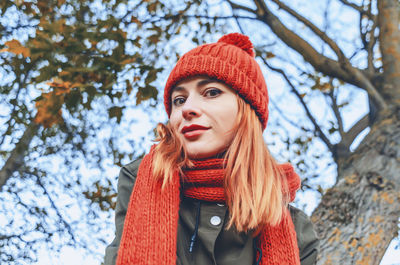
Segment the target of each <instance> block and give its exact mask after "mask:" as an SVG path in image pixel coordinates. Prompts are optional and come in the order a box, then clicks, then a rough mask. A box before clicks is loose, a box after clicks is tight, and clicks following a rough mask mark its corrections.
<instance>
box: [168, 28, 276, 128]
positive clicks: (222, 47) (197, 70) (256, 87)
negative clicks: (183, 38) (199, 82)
mask: <svg viewBox="0 0 400 265" xmlns="http://www.w3.org/2000/svg"><path fill="white" fill-rule="evenodd" d="M199 75H205V76H208V77H211V78H216V79H218V80H221V81H223V82H224V83H226V84H227V85H229V86H230V87H231V88H232V89H233V90H235V91H236V92H237V93H238V94H239V95H240V96H241V97H242V98H243V99H244V100H245V101H246V102H247V103H248V104H250V106H251V107H252V108H253V109H254V110H255V112H256V114H257V116H258V117H259V119H260V121H261V124H262V127H263V129H265V127H266V126H267V121H268V91H267V85H266V83H265V79H264V76H263V74H262V72H261V69H260V66H259V65H258V63H257V62H256V60H255V59H254V51H253V44H252V43H251V42H250V40H249V38H248V37H247V36H245V35H243V34H240V33H231V34H227V35H225V36H223V37H222V38H221V39H219V41H218V42H216V43H211V44H204V45H201V46H199V47H197V48H194V49H193V50H191V51H189V52H187V53H186V54H184V55H183V56H182V57H181V58H180V59H179V61H178V62H177V64H176V66H175V67H174V69H173V70H172V71H171V73H170V75H169V77H168V80H167V83H166V85H165V89H164V105H165V109H166V111H167V113H168V116H169V115H170V114H171V90H172V88H173V87H174V86H175V85H176V84H177V83H178V82H179V81H181V80H183V79H185V78H188V77H193V76H199Z"/></svg>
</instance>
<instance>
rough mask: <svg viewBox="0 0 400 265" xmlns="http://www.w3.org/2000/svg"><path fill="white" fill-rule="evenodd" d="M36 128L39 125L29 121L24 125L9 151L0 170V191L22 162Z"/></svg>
mask: <svg viewBox="0 0 400 265" xmlns="http://www.w3.org/2000/svg"><path fill="white" fill-rule="evenodd" d="M38 128H39V125H37V124H36V123H34V122H33V121H31V123H30V124H29V125H28V127H26V129H25V132H24V134H23V135H22V137H21V139H19V141H18V143H17V144H16V145H15V147H14V150H12V151H11V154H10V156H9V157H8V159H7V161H6V163H5V164H4V166H3V168H2V169H1V171H0V191H1V190H2V189H3V186H4V185H5V184H6V182H7V180H8V179H9V178H10V177H11V176H12V174H13V173H14V172H15V171H17V170H18V169H19V168H20V167H21V166H22V165H23V164H24V157H25V155H26V151H27V150H28V148H29V144H30V143H31V141H32V138H33V136H35V135H36V132H37V130H38Z"/></svg>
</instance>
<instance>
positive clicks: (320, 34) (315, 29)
mask: <svg viewBox="0 0 400 265" xmlns="http://www.w3.org/2000/svg"><path fill="white" fill-rule="evenodd" d="M271 1H272V2H274V3H275V4H277V5H278V6H279V8H281V9H283V10H285V11H286V12H288V13H289V14H290V15H292V16H293V17H295V18H296V19H297V20H298V21H300V22H302V23H303V24H304V25H306V26H307V27H308V28H309V29H310V30H311V31H312V32H314V33H315V34H316V35H317V36H318V37H319V38H320V39H321V40H323V41H324V42H325V43H326V44H328V45H329V47H331V49H332V50H333V51H334V52H335V54H336V55H337V57H338V59H339V62H340V63H342V64H350V62H349V61H348V60H347V58H346V56H345V55H344V53H343V51H342V50H341V49H340V48H339V46H338V45H337V44H336V42H334V41H333V40H332V39H331V38H329V37H328V35H326V33H325V32H323V31H321V30H320V29H319V28H318V27H317V26H315V25H314V24H313V23H311V22H310V21H309V20H308V19H306V18H305V17H303V16H302V15H300V14H299V13H297V12H296V11H294V10H293V9H291V8H290V7H288V6H287V5H285V4H284V3H282V2H281V1H278V0H271Z"/></svg>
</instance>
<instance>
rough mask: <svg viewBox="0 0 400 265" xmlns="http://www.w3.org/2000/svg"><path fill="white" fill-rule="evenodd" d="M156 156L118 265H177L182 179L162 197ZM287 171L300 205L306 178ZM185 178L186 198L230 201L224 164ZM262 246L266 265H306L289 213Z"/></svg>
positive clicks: (145, 173)
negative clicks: (302, 262) (299, 195)
mask: <svg viewBox="0 0 400 265" xmlns="http://www.w3.org/2000/svg"><path fill="white" fill-rule="evenodd" d="M153 153H154V146H153V147H152V148H151V150H150V153H149V154H148V155H146V156H145V157H144V158H143V160H142V162H141V164H140V166H139V171H138V174H137V178H136V183H135V186H134V189H133V191H132V195H131V198H130V202H129V206H128V211H127V214H126V217H125V224H124V230H123V233H122V239H121V243H120V247H119V251H118V258H117V265H128V264H129V265H130V264H132V265H144V264H146V265H159V264H165V265H175V264H176V244H177V240H176V237H177V226H178V216H179V196H180V183H179V182H180V180H179V174H178V173H177V174H176V176H175V177H174V179H173V183H171V184H170V185H168V186H167V187H166V188H165V190H164V191H161V183H160V181H156V180H155V178H154V176H153V174H152V158H153ZM282 171H283V172H285V174H286V178H287V182H288V187H289V192H290V194H291V199H294V194H295V192H296V190H297V189H298V188H299V187H300V178H299V176H298V175H297V174H296V173H295V172H294V171H293V168H292V166H291V165H290V164H284V165H282ZM184 175H185V184H184V188H183V194H184V196H188V197H191V198H195V199H199V200H207V201H225V200H224V190H223V188H222V186H223V182H222V179H223V176H224V171H223V160H222V159H209V160H204V161H194V168H191V169H190V170H184ZM213 185H215V186H213ZM196 187H197V188H196ZM190 190H191V191H190ZM188 191H189V192H188ZM292 194H293V197H292ZM221 198H222V200H221ZM257 242H258V245H259V247H260V249H261V250H262V260H261V261H262V262H261V264H262V265H300V258H299V249H298V246H297V239H296V232H295V229H294V225H293V222H292V219H291V217H290V214H289V211H287V213H286V215H285V217H284V218H283V220H282V222H281V223H280V224H279V225H277V226H274V227H271V226H268V227H266V228H265V229H264V230H263V231H261V234H260V236H259V237H258V239H257Z"/></svg>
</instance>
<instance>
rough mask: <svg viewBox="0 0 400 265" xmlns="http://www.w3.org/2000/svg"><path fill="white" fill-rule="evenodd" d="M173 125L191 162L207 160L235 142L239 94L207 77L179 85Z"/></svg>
mask: <svg viewBox="0 0 400 265" xmlns="http://www.w3.org/2000/svg"><path fill="white" fill-rule="evenodd" d="M171 103H172V108H171V115H170V123H171V125H172V128H173V130H174V131H175V132H176V134H177V135H178V137H179V138H180V140H181V141H182V143H183V146H184V148H185V150H186V153H187V154H188V156H189V158H195V159H196V158H197V159H199V158H207V157H212V156H215V155H216V154H218V153H221V152H223V151H225V150H226V149H227V147H228V146H229V145H230V143H231V142H232V139H233V136H234V134H235V132H234V126H235V123H236V117H237V114H238V102H237V98H236V94H235V92H234V91H232V89H230V88H229V87H228V86H227V85H225V84H223V83H221V82H219V81H216V80H211V79H209V78H207V77H194V78H191V79H187V80H184V81H181V82H179V83H178V84H177V85H176V86H175V88H174V89H173V90H172V94H171Z"/></svg>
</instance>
